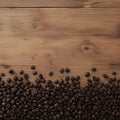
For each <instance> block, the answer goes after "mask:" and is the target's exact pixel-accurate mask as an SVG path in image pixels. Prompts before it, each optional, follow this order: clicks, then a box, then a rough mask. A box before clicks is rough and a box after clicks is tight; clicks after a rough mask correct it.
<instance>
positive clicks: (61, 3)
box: [0, 0, 120, 8]
mask: <svg viewBox="0 0 120 120" xmlns="http://www.w3.org/2000/svg"><path fill="white" fill-rule="evenodd" d="M0 7H97V8H99V7H111V8H112V7H120V0H0Z"/></svg>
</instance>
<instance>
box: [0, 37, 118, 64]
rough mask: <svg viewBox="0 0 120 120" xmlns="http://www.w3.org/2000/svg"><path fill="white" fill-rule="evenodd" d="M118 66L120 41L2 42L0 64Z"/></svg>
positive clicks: (56, 39)
mask: <svg viewBox="0 0 120 120" xmlns="http://www.w3.org/2000/svg"><path fill="white" fill-rule="evenodd" d="M115 63H116V65H117V64H118V66H119V64H120V41H119V39H116V40H115V39H112V38H110V37H102V36H101V37H98V36H97V37H96V36H44V37H41V38H34V39H32V38H28V39H21V38H7V39H2V40H0V64H10V65H30V64H38V65H39V64H41V65H48V66H52V65H53V66H54V65H60V64H61V65H69V66H72V65H74V66H81V65H82V66H88V65H98V66H99V65H100V66H103V65H106V66H111V64H115ZM113 66H114V65H113Z"/></svg>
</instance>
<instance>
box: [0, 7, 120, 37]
mask: <svg viewBox="0 0 120 120" xmlns="http://www.w3.org/2000/svg"><path fill="white" fill-rule="evenodd" d="M119 11H120V8H109V9H108V8H97V9H96V8H83V9H81V8H78V9H76V8H72V9H71V8H62V9H61V8H28V9H0V38H6V37H8V38H9V37H13V38H14V37H22V38H25V37H32V38H34V37H40V36H44V35H103V36H104V35H106V36H113V37H115V38H119V36H120V12H119Z"/></svg>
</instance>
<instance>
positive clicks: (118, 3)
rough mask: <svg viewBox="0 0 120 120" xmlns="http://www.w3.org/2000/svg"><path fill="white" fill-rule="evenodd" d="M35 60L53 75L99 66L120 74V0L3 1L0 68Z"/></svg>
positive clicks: (101, 70) (0, 7) (0, 3)
mask: <svg viewBox="0 0 120 120" xmlns="http://www.w3.org/2000/svg"><path fill="white" fill-rule="evenodd" d="M32 64H34V65H37V70H38V71H40V72H42V73H43V74H45V76H46V77H47V76H48V72H49V71H51V70H52V71H54V72H55V76H54V77H53V79H56V78H62V77H64V76H65V75H60V74H59V69H60V68H61V67H70V68H71V73H70V75H77V74H80V75H84V72H86V71H90V68H91V67H93V66H95V67H97V68H98V72H97V74H98V75H102V74H103V73H104V72H105V73H109V74H110V73H111V71H113V70H115V71H117V72H118V77H120V0H101V1H98V0H69V1H67V0H66V1H65V0H47V1H45V0H24V1H23V0H0V71H5V72H6V74H7V71H8V69H9V68H14V69H16V71H18V70H19V69H25V70H26V71H27V72H28V73H30V72H31V71H30V69H29V68H30V66H31V65H32ZM16 74H17V73H16ZM83 83H85V82H83Z"/></svg>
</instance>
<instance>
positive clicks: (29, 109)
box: [0, 66, 120, 120]
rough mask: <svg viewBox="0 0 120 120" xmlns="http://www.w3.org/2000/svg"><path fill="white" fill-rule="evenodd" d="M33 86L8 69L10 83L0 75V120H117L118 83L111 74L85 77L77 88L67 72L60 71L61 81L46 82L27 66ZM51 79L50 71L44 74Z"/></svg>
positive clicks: (76, 78)
mask: <svg viewBox="0 0 120 120" xmlns="http://www.w3.org/2000/svg"><path fill="white" fill-rule="evenodd" d="M31 70H32V71H33V75H34V76H36V78H35V80H34V81H35V82H31V80H30V78H29V75H28V74H27V73H26V72H25V71H24V70H20V71H19V76H16V75H15V71H14V70H13V69H10V70H9V71H8V73H9V74H12V75H13V79H11V78H7V79H6V81H5V80H3V77H5V76H6V74H5V73H1V74H0V120H120V79H118V78H117V73H116V72H115V71H113V72H112V73H111V75H112V77H109V75H107V74H103V76H102V78H103V79H105V80H106V82H105V83H104V82H102V81H101V79H102V78H101V79H100V78H99V76H95V75H92V73H93V72H96V68H92V69H91V72H86V73H85V78H86V79H85V80H87V84H86V85H85V86H84V87H81V77H80V76H79V75H77V76H72V77H71V76H70V75H69V74H68V73H70V69H69V68H65V69H64V68H61V69H60V70H59V72H60V73H61V74H63V73H67V75H66V76H65V77H64V79H57V80H54V81H52V80H47V79H45V78H44V75H43V74H41V73H38V72H37V71H36V66H31ZM48 75H49V76H50V77H52V76H53V75H54V73H53V72H52V71H50V72H49V73H48Z"/></svg>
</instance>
